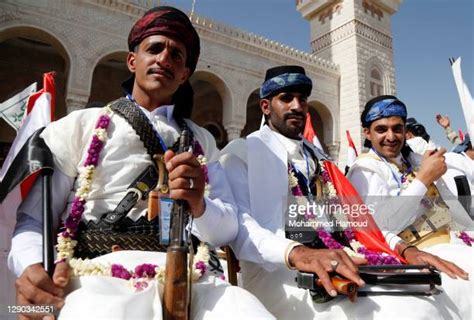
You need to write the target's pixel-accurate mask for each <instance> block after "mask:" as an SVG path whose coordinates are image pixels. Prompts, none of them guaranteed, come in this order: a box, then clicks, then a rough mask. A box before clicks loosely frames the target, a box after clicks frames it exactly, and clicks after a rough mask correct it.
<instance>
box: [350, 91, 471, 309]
mask: <svg viewBox="0 0 474 320" xmlns="http://www.w3.org/2000/svg"><path fill="white" fill-rule="evenodd" d="M406 119H407V109H406V106H405V104H404V103H403V102H401V101H400V100H399V99H398V98H397V97H395V96H380V97H376V98H374V99H372V100H370V101H369V102H367V104H366V106H365V108H364V111H363V112H362V114H361V123H362V127H363V133H364V135H365V138H366V141H365V146H366V147H367V148H370V149H369V151H368V152H367V153H364V154H362V155H360V156H359V157H358V158H357V160H356V161H355V163H354V164H353V165H352V167H351V169H350V171H349V173H348V178H349V180H350V181H351V182H352V184H353V185H354V187H355V188H356V189H357V190H358V192H359V194H360V195H361V196H362V198H363V199H364V201H365V203H366V204H367V205H373V206H374V208H375V210H374V214H373V217H374V219H375V221H376V222H377V224H378V226H379V227H380V228H381V229H382V231H390V232H394V233H397V234H399V236H400V237H401V238H402V239H403V240H404V241H405V242H407V243H410V245H411V247H413V249H412V248H411V247H408V249H406V250H405V254H406V253H408V252H410V250H416V249H415V247H417V248H423V249H424V250H426V251H428V252H430V253H433V254H436V255H438V256H440V257H441V258H443V259H447V260H450V261H453V262H455V263H456V264H457V265H459V266H461V267H462V268H463V269H464V270H467V271H468V272H469V273H471V274H472V261H473V257H474V255H473V251H472V247H470V246H467V245H466V244H464V243H463V241H462V239H460V238H458V236H457V232H456V231H461V230H463V229H466V228H468V230H472V221H471V219H470V218H469V217H468V216H467V213H466V212H465V210H464V208H463V207H462V206H461V204H460V203H459V202H458V201H457V199H455V198H453V197H452V195H451V197H449V195H450V193H449V190H448V189H447V187H446V185H445V184H444V183H443V181H442V180H441V179H440V178H441V177H442V176H443V174H444V173H445V172H446V169H447V166H446V161H445V157H444V155H445V152H446V150H445V149H444V148H441V149H439V150H431V151H427V152H425V154H424V155H419V154H416V153H414V152H412V151H411V149H410V148H407V147H406V144H405V133H406V130H407V129H406ZM449 280H450V279H448V278H446V277H445V278H443V288H444V290H445V292H446V293H447V294H448V296H449V297H450V299H451V300H452V301H456V302H457V306H456V308H455V309H453V310H452V311H454V314H456V316H455V317H460V318H469V317H472V314H471V313H472V308H471V306H470V304H471V302H468V300H465V299H464V296H465V294H460V292H463V290H466V291H467V292H470V291H471V290H472V281H469V282H467V281H456V282H454V283H453V281H449ZM464 292H465V291H464ZM469 295H470V294H468V296H469ZM471 298H472V297H469V299H471ZM442 308H445V309H446V310H445V311H448V310H449V309H450V308H449V307H448V306H447V305H445V306H443V307H442ZM451 316H453V315H451Z"/></svg>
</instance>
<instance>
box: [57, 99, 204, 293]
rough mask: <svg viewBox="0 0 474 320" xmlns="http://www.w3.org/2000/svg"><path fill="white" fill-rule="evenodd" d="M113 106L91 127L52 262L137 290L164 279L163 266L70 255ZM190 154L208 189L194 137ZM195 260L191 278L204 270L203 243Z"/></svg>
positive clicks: (199, 274) (81, 273) (80, 273)
mask: <svg viewBox="0 0 474 320" xmlns="http://www.w3.org/2000/svg"><path fill="white" fill-rule="evenodd" d="M111 114H112V110H111V109H110V108H109V107H106V108H104V113H103V114H102V115H101V116H100V117H99V119H98V120H97V123H96V125H95V129H94V135H93V136H92V141H91V143H90V145H89V148H88V150H87V158H86V160H85V161H84V166H83V168H82V172H81V173H80V175H79V178H78V182H79V188H78V189H77V191H76V193H75V197H74V200H73V202H72V205H71V212H70V214H69V216H68V217H67V218H66V221H65V222H64V230H63V231H62V232H60V233H59V234H58V244H57V245H56V249H57V259H56V261H55V263H60V262H67V263H69V266H70V267H71V269H72V274H73V275H74V276H85V275H102V276H112V277H116V278H121V279H124V280H131V279H132V280H133V281H134V285H133V286H134V287H135V289H136V290H143V289H144V288H146V287H147V282H146V279H151V278H156V279H157V280H159V281H161V282H163V281H164V274H165V273H164V271H165V268H164V267H158V266H157V265H154V264H142V265H139V266H137V267H135V271H134V272H131V271H129V270H127V269H125V268H124V267H123V266H122V265H120V264H112V265H110V264H104V263H98V262H92V261H91V260H89V259H85V260H83V259H76V258H73V255H74V248H75V247H76V245H77V240H75V238H76V236H77V230H78V228H79V223H80V222H81V219H82V215H83V213H84V211H85V207H84V206H85V204H86V201H87V198H88V197H89V194H90V192H91V186H92V179H93V177H94V172H95V169H96V167H97V164H98V162H99V155H100V152H101V151H102V149H103V147H104V144H105V141H106V140H107V128H108V127H109V124H110V117H111ZM193 155H194V156H195V157H196V158H197V160H198V162H199V163H200V164H201V169H202V170H203V172H204V176H205V184H206V185H205V190H207V192H208V190H209V187H208V183H209V178H208V168H207V159H206V158H205V157H204V151H203V149H202V147H201V145H200V144H199V142H198V141H197V140H194V141H193ZM195 260H196V263H194V265H193V268H192V279H193V281H197V280H198V279H200V278H201V277H202V276H203V275H204V274H205V272H206V270H207V265H208V262H209V251H208V248H207V246H206V245H204V244H201V245H200V246H199V248H198V251H197V253H196V255H195Z"/></svg>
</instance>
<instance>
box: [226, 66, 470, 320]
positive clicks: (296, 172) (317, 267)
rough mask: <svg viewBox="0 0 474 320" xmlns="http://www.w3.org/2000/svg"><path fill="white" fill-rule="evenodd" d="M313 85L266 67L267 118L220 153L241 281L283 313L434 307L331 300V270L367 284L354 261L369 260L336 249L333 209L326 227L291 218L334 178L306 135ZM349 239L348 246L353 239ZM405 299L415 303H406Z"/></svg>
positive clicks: (296, 73) (414, 256) (348, 314)
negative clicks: (234, 209) (301, 284)
mask: <svg viewBox="0 0 474 320" xmlns="http://www.w3.org/2000/svg"><path fill="white" fill-rule="evenodd" d="M311 90H312V83H311V80H310V79H309V78H308V77H307V76H306V75H305V72H304V69H303V68H301V67H298V66H281V67H275V68H272V69H269V70H268V71H267V73H266V77H265V82H264V83H263V84H262V87H261V90H260V96H261V100H260V108H261V110H262V112H263V114H264V116H265V119H266V125H265V126H263V127H262V128H261V129H260V130H258V131H256V132H254V133H252V134H250V135H249V136H247V138H246V139H237V140H234V141H232V142H231V143H230V144H229V145H228V146H227V147H226V148H225V149H224V150H222V152H221V153H222V156H221V158H220V162H221V164H222V166H223V168H224V170H225V171H226V176H227V179H228V180H229V184H230V186H231V188H232V191H233V193H234V197H235V201H236V203H237V206H238V209H239V213H238V217H239V232H238V235H237V239H236V240H235V241H234V242H233V243H232V244H231V246H232V248H233V250H234V252H235V254H236V256H237V257H238V258H239V259H240V267H241V274H242V278H241V280H242V286H243V287H244V288H245V289H247V290H249V291H250V292H251V293H253V294H255V295H256V296H257V297H258V298H259V300H260V301H262V303H263V304H264V305H265V307H266V308H267V309H268V310H269V311H270V312H271V313H272V314H274V315H275V316H276V317H277V318H278V319H313V318H367V317H370V318H374V319H375V318H376V319H386V318H388V317H390V316H392V317H393V315H394V314H398V316H399V317H400V318H408V317H410V315H412V313H411V311H410V310H413V309H415V310H418V311H420V312H426V313H427V314H430V313H431V314H436V313H437V312H438V311H437V309H436V307H435V304H433V303H431V302H427V301H424V300H423V299H419V298H416V297H408V296H407V297H404V298H403V300H401V299H400V300H399V298H395V297H387V296H386V297H371V298H367V299H360V300H359V301H357V303H356V304H353V303H352V302H350V301H349V299H337V300H336V299H334V300H332V301H328V300H329V299H331V298H332V297H334V296H336V295H337V293H336V290H335V289H336V288H335V287H334V286H333V284H332V282H331V281H329V273H331V272H332V273H333V274H335V273H337V274H340V275H342V276H343V277H345V278H348V279H351V280H352V281H354V282H356V283H357V284H358V285H359V286H362V285H363V284H364V283H363V281H362V280H361V278H360V277H359V275H358V273H357V266H356V263H366V262H367V261H366V260H365V259H364V258H363V256H360V255H359V256H357V255H355V256H354V255H353V252H352V255H351V256H349V254H348V253H347V252H350V249H349V250H348V251H345V250H337V249H336V248H340V247H334V246H332V245H331V243H330V241H328V236H329V237H332V236H334V238H331V239H333V240H334V239H336V238H337V239H338V241H342V242H341V243H344V239H343V238H342V237H341V238H339V237H338V235H337V232H334V231H335V230H334V229H333V228H330V223H329V220H330V221H333V222H334V221H336V220H337V219H336V218H334V217H333V216H330V215H329V214H320V215H318V216H317V217H316V218H315V220H314V222H316V224H319V223H321V225H322V226H323V227H324V226H325V225H326V226H328V230H329V232H327V233H326V234H325V233H322V231H321V230H320V229H318V232H315V229H317V227H315V226H314V225H310V226H309V227H306V229H305V227H303V228H300V227H299V226H298V225H296V226H295V224H293V225H292V222H295V221H296V223H298V222H300V223H301V222H304V221H305V218H306V217H304V218H302V216H303V215H305V213H306V212H307V211H306V209H307V208H309V205H313V206H314V205H319V206H320V208H321V207H324V201H323V200H322V198H320V196H321V192H326V191H322V190H327V186H328V185H329V183H328V182H324V186H323V182H322V181H323V180H322V178H321V177H322V176H324V174H328V170H327V165H328V163H330V161H329V160H328V158H327V156H325V155H324V154H322V152H321V151H320V150H318V149H316V148H314V147H312V146H311V144H310V143H309V142H308V141H306V140H304V139H302V137H301V134H302V132H303V130H304V120H305V116H306V114H307V112H308V103H307V99H308V97H309V96H310V93H311ZM323 162H324V163H323ZM334 167H335V166H334ZM336 170H337V169H336ZM323 171H324V172H323ZM341 176H343V175H342V173H341ZM329 179H330V180H332V178H329ZM300 209H304V212H303V213H299V215H300V216H299V217H297V215H298V213H297V212H296V211H301V210H300ZM323 210H324V209H323ZM315 216H316V215H315ZM299 218H301V219H299ZM326 219H329V220H326ZM337 221H343V220H337ZM324 228H325V227H324ZM375 228H376V227H375ZM319 232H321V233H319ZM397 238H398V237H396V236H395V235H393V234H387V235H386V237H385V239H386V241H387V242H391V243H392V242H393V241H392V240H395V243H394V245H395V244H397V245H398V240H400V239H399V238H398V240H397ZM334 241H336V240H334ZM382 241H383V239H382ZM383 243H384V244H385V245H386V247H387V251H389V252H391V254H394V255H396V254H395V253H394V251H391V250H388V247H389V244H387V243H385V242H383ZM346 246H347V247H346V248H345V249H348V247H349V245H348V244H346ZM341 247H342V245H341ZM390 248H391V249H392V250H398V253H400V252H402V251H403V250H404V249H405V248H407V246H406V244H403V243H401V244H399V246H398V247H397V248H396V249H395V247H394V246H390ZM406 259H407V261H408V262H409V263H417V262H420V261H421V260H420V259H425V260H424V261H423V262H426V263H431V264H432V265H436V266H437V267H439V268H440V270H443V271H446V272H448V273H449V274H450V276H453V277H455V276H460V277H463V276H465V273H464V272H463V271H462V270H460V269H459V268H458V267H456V266H454V265H452V264H449V263H447V262H445V261H442V260H440V259H438V258H437V257H434V256H432V255H429V254H426V253H424V252H422V251H418V250H410V254H409V255H406ZM296 270H298V271H305V272H312V273H315V274H317V275H318V277H319V278H320V280H321V282H322V285H323V287H324V289H322V292H319V293H318V294H314V295H313V294H310V292H309V291H308V290H305V289H302V288H298V287H297V284H296V282H295V277H296ZM324 290H326V291H327V293H328V294H325V293H324ZM330 296H332V297H330ZM446 298H447V297H446V296H444V295H440V296H439V297H437V300H436V302H437V304H438V305H444V304H445V301H444V300H443V299H446ZM320 302H327V303H324V304H320ZM400 302H403V303H404V305H407V306H410V307H412V309H411V308H406V309H403V308H402V310H401V308H400ZM374 306H377V307H374Z"/></svg>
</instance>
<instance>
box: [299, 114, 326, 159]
mask: <svg viewBox="0 0 474 320" xmlns="http://www.w3.org/2000/svg"><path fill="white" fill-rule="evenodd" d="M303 137H304V138H305V139H306V140H308V141H310V142H311V143H313V144H314V145H315V146H316V147H317V148H319V149H321V150H324V149H323V146H322V145H321V142H320V141H319V139H318V136H317V135H316V132H315V131H314V128H313V123H312V122H311V115H310V114H309V112H308V113H307V114H306V123H305V125H304V132H303Z"/></svg>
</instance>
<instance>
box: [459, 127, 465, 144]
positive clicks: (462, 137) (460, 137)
mask: <svg viewBox="0 0 474 320" xmlns="http://www.w3.org/2000/svg"><path fill="white" fill-rule="evenodd" d="M458 132H459V139H461V142H463V141H464V132H462V130H461V129H459V130H458Z"/></svg>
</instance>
